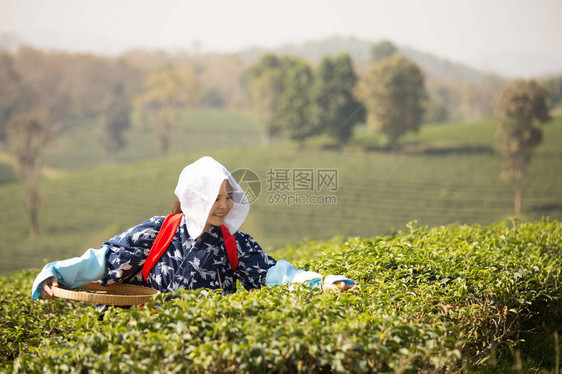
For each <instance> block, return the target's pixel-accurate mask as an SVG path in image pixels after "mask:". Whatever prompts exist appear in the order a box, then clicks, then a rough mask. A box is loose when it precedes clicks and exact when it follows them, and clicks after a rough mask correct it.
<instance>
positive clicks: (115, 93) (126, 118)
mask: <svg viewBox="0 0 562 374" xmlns="http://www.w3.org/2000/svg"><path fill="white" fill-rule="evenodd" d="M106 100H107V103H106V105H105V111H104V113H103V114H102V116H101V125H102V130H103V131H102V134H101V142H102V144H103V145H104V147H105V149H106V150H107V151H108V152H109V153H110V155H111V156H112V157H115V155H116V153H117V151H118V150H119V149H120V148H121V147H123V146H124V145H125V139H124V138H123V132H124V131H125V130H126V129H128V128H129V125H130V114H131V100H130V98H129V97H127V95H126V93H125V90H124V88H123V84H121V83H120V82H115V83H113V84H112V85H111V90H110V91H109V93H108V95H107V96H106Z"/></svg>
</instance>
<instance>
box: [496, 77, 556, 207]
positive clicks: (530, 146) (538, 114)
mask: <svg viewBox="0 0 562 374" xmlns="http://www.w3.org/2000/svg"><path fill="white" fill-rule="evenodd" d="M547 96H548V92H547V91H546V90H545V89H544V88H543V87H541V86H539V84H538V83H536V82H535V81H526V80H518V81H516V82H514V83H513V84H511V85H510V86H508V87H506V88H505V89H504V90H502V91H501V92H500V93H499V94H498V96H497V97H496V101H495V114H496V117H497V119H498V120H499V121H500V123H501V125H500V127H499V142H500V148H501V153H502V157H503V172H502V178H503V179H504V180H506V181H509V182H513V183H514V184H515V214H516V215H520V214H521V205H522V202H521V200H522V190H523V178H524V174H525V169H526V167H527V164H528V163H529V161H530V159H531V155H532V152H533V150H534V149H535V148H536V147H537V146H538V145H539V144H540V143H541V141H542V130H541V129H540V128H539V127H538V126H536V125H535V123H536V121H538V122H539V123H545V122H547V121H549V120H550V114H549V111H548V106H547V102H546V101H547Z"/></svg>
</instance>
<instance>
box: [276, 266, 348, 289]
mask: <svg viewBox="0 0 562 374" xmlns="http://www.w3.org/2000/svg"><path fill="white" fill-rule="evenodd" d="M265 281H266V284H267V285H268V286H279V285H281V284H288V283H305V282H306V284H307V285H309V286H312V287H320V286H321V284H322V275H321V274H318V273H315V272H313V271H305V270H299V269H297V268H296V267H294V266H293V265H291V264H290V263H289V262H287V261H285V260H279V261H277V263H276V264H275V266H273V267H271V268H269V269H268V271H267V275H266V279H265ZM339 281H341V282H345V283H347V284H355V282H354V281H353V280H351V279H349V278H346V277H344V276H343V275H328V276H326V277H325V278H324V284H332V283H334V282H339Z"/></svg>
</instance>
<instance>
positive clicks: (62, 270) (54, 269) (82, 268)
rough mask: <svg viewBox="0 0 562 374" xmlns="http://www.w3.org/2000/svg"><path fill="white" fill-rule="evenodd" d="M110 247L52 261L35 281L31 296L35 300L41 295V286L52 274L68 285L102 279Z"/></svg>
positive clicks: (72, 285) (78, 284)
mask: <svg viewBox="0 0 562 374" xmlns="http://www.w3.org/2000/svg"><path fill="white" fill-rule="evenodd" d="M107 250H108V248H106V247H102V248H99V249H88V250H87V251H86V252H85V253H84V254H83V255H82V256H80V257H74V258H70V259H68V260H63V261H56V262H51V263H49V264H47V265H45V267H43V270H42V271H41V273H39V275H37V277H36V278H35V281H34V282H33V287H32V289H31V297H32V299H33V300H35V299H37V298H38V297H39V295H40V293H39V287H40V286H41V284H42V283H43V282H44V281H45V280H47V279H48V278H50V277H52V276H56V277H57V278H58V279H59V282H60V283H61V284H63V285H65V286H67V287H78V286H82V285H84V284H87V283H90V282H93V281H96V280H100V279H102V278H103V277H104V275H105V255H106V253H107Z"/></svg>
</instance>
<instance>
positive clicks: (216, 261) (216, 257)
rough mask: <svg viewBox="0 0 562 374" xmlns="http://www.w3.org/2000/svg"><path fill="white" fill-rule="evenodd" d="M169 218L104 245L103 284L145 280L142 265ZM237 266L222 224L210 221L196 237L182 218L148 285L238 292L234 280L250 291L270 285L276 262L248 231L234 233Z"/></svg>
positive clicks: (153, 221)
mask: <svg viewBox="0 0 562 374" xmlns="http://www.w3.org/2000/svg"><path fill="white" fill-rule="evenodd" d="M165 218H166V217H153V218H151V219H149V220H147V221H145V222H143V223H141V224H139V225H137V226H135V227H133V228H131V229H129V230H127V231H125V232H124V233H122V234H120V235H117V236H115V237H113V238H112V239H110V240H109V241H107V242H105V243H103V244H102V248H107V249H108V250H107V252H106V265H105V266H106V271H105V277H104V278H103V279H102V280H101V281H100V283H101V284H103V285H109V284H113V283H131V284H138V285H143V284H144V281H143V278H142V267H143V264H144V262H145V261H146V258H147V256H148V253H149V252H150V248H151V247H152V243H153V242H154V240H155V239H156V236H157V235H158V231H159V230H160V228H161V226H162V223H163V222H164V219H165ZM234 237H235V239H236V246H237V248H238V267H237V269H236V275H235V274H234V273H233V271H232V268H231V267H230V262H229V261H228V256H227V254H226V248H225V246H224V240H223V236H222V232H221V229H220V227H217V226H211V227H210V228H209V229H208V230H207V231H206V232H204V233H203V234H202V235H201V236H200V237H199V238H198V239H194V238H192V237H190V236H189V233H188V231H187V228H186V225H185V216H183V217H182V220H181V223H180V225H179V227H178V230H177V232H176V235H175V236H174V238H173V239H172V242H171V243H170V245H169V246H168V249H167V250H166V251H165V252H164V254H163V255H162V257H161V258H160V259H159V260H158V262H157V263H156V264H155V265H154V267H153V268H152V270H151V271H150V272H149V273H148V277H147V285H148V286H149V287H152V288H154V289H156V290H159V291H160V292H174V291H177V290H179V289H188V290H192V289H196V288H209V289H222V291H223V292H224V293H225V294H229V293H233V292H236V279H238V280H239V281H240V283H241V284H242V286H244V288H246V289H247V290H250V289H253V288H260V287H262V286H265V285H266V274H267V270H268V269H269V268H271V267H272V266H274V265H275V263H276V261H275V260H274V259H273V258H272V257H271V256H269V255H268V254H267V253H266V252H265V251H264V250H262V249H261V247H260V246H259V245H258V244H257V243H256V242H255V241H254V239H252V237H251V236H250V235H248V234H244V233H241V232H239V231H236V232H235V233H234Z"/></svg>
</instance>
